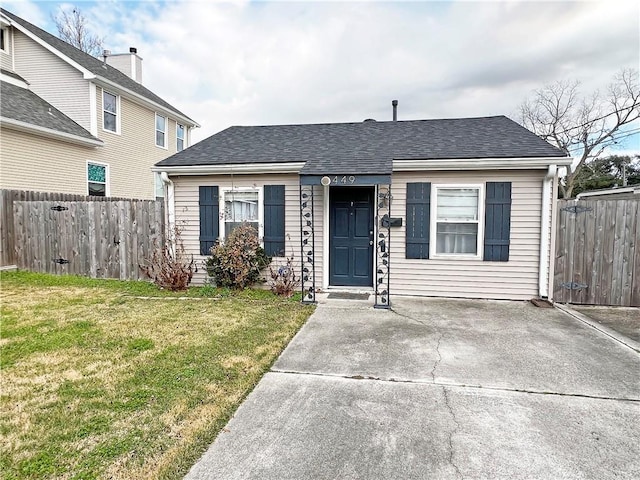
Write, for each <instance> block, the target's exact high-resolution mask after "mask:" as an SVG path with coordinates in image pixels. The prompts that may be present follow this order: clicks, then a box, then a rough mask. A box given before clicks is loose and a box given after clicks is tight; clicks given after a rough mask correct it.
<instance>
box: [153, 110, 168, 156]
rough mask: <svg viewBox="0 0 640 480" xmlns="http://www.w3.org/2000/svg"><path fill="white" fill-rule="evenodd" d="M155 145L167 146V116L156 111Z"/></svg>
mask: <svg viewBox="0 0 640 480" xmlns="http://www.w3.org/2000/svg"><path fill="white" fill-rule="evenodd" d="M156 145H157V146H158V147H162V148H167V117H162V116H160V115H158V114H157V113H156Z"/></svg>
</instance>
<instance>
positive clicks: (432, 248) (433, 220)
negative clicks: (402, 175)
mask: <svg viewBox="0 0 640 480" xmlns="http://www.w3.org/2000/svg"><path fill="white" fill-rule="evenodd" d="M451 188H468V189H470V188H473V189H478V238H477V247H476V254H475V255H471V254H464V253H436V242H437V226H438V190H447V189H451ZM484 203H485V191H484V185H483V184H481V183H465V184H458V183H455V184H454V183H451V184H449V183H444V184H436V185H432V186H431V213H430V220H429V223H430V225H429V231H430V236H431V238H429V258H443V259H447V260H456V259H459V260H482V255H483V248H484ZM469 223H475V222H469Z"/></svg>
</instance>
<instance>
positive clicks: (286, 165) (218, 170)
mask: <svg viewBox="0 0 640 480" xmlns="http://www.w3.org/2000/svg"><path fill="white" fill-rule="evenodd" d="M304 164H305V162H283V163H236V164H227V165H182V166H164V165H155V166H154V167H152V168H151V170H152V171H154V172H167V174H169V175H213V174H219V175H228V174H232V173H233V174H252V173H300V170H301V169H302V167H304Z"/></svg>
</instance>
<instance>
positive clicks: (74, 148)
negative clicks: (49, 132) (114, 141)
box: [0, 126, 100, 195]
mask: <svg viewBox="0 0 640 480" xmlns="http://www.w3.org/2000/svg"><path fill="white" fill-rule="evenodd" d="M98 148H100V147H97V148H96V147H83V146H80V145H75V144H71V143H68V142H63V141H60V140H54V139H51V138H46V137H42V136H40V135H32V134H29V133H26V132H22V131H18V130H13V129H11V128H7V127H4V126H3V127H2V128H1V129H0V151H1V152H2V162H1V163H0V188H8V189H16V190H36V191H42V192H60V193H74V194H78V195H86V194H87V173H86V172H87V160H90V159H91V157H92V156H93V155H94V153H95V151H96V150H97V149H98Z"/></svg>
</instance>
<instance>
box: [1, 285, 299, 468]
mask: <svg viewBox="0 0 640 480" xmlns="http://www.w3.org/2000/svg"><path fill="white" fill-rule="evenodd" d="M1 282H2V283H1V294H0V296H1V300H2V305H1V312H2V325H1V335H0V355H1V356H0V361H1V367H2V377H1V381H2V385H1V394H0V471H2V477H3V478H6V479H13V478H21V479H22V478H24V479H26V478H33V479H35V478H38V479H41V478H65V479H90V478H115V479H137V478H140V479H142V478H144V479H147V478H179V477H181V476H182V475H184V474H185V473H186V472H187V470H188V469H189V468H190V467H191V465H192V464H193V463H195V461H196V460H197V459H198V458H199V457H200V455H201V454H202V453H203V452H204V450H205V449H206V448H207V446H208V445H209V444H210V443H211V442H212V441H213V439H214V438H215V436H216V434H217V433H218V432H219V431H220V429H221V428H222V427H223V426H224V425H225V423H226V422H227V420H228V419H229V417H230V416H231V415H232V413H233V412H234V411H235V409H236V408H237V406H238V405H239V403H240V402H241V401H242V400H243V399H244V397H245V396H246V395H247V394H248V393H249V392H250V391H251V389H252V388H253V386H254V385H255V384H256V383H257V382H258V380H259V379H260V377H261V376H262V375H263V374H264V372H266V371H267V370H268V369H269V367H270V366H271V364H272V363H273V361H274V360H275V358H276V357H277V355H278V354H279V353H280V352H281V351H282V349H283V348H284V347H285V345H286V344H287V343H288V342H289V340H290V339H291V338H292V336H293V335H294V334H295V333H296V332H297V330H298V329H299V328H300V327H301V326H302V324H303V323H304V321H305V320H306V319H307V318H308V316H309V315H310V314H311V312H312V307H305V306H303V305H301V304H300V303H299V302H297V301H295V300H291V299H288V300H287V299H282V298H279V297H276V296H273V295H272V294H271V293H269V292H265V291H259V290H247V291H244V292H237V293H236V292H232V293H230V292H228V291H223V290H215V289H212V288H210V287H204V288H200V289H198V288H193V289H190V291H189V292H188V295H189V296H191V297H194V298H192V299H191V298H190V299H186V300H184V299H172V298H171V297H172V296H180V295H184V294H180V293H177V294H172V293H170V292H165V291H160V290H158V289H157V288H156V287H155V286H153V285H151V284H148V283H145V282H120V281H114V280H91V279H86V278H82V277H73V276H64V277H56V276H51V275H42V274H33V273H25V272H12V273H2V277H1ZM136 297H145V298H136ZM146 297H158V298H146Z"/></svg>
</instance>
